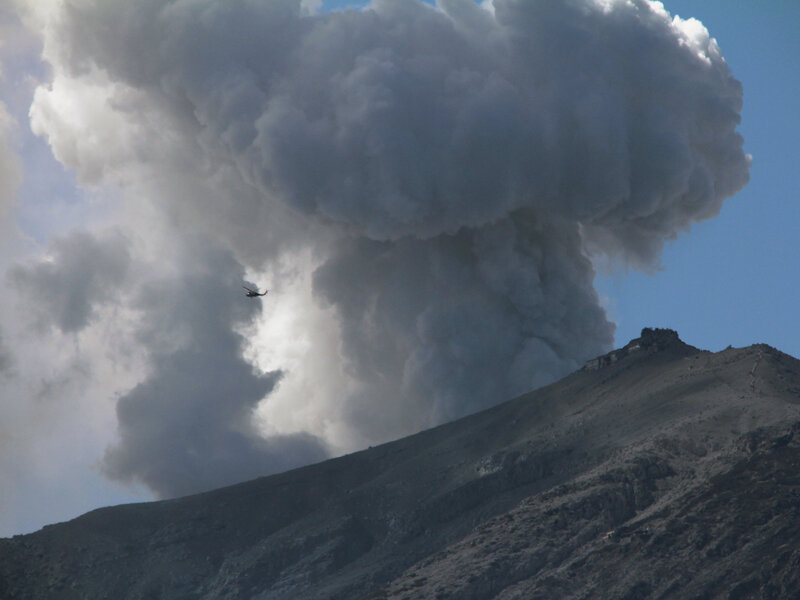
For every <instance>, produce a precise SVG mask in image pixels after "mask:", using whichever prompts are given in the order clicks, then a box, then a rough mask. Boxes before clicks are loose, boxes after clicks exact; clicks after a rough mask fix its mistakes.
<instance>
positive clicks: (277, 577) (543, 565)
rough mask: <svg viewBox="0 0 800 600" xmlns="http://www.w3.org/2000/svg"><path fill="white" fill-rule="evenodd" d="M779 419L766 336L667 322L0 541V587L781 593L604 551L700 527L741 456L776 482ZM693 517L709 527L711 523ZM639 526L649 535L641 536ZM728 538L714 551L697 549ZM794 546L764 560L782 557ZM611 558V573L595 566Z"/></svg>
mask: <svg viewBox="0 0 800 600" xmlns="http://www.w3.org/2000/svg"><path fill="white" fill-rule="evenodd" d="M798 423H800V361H797V360H796V359H794V358H792V357H789V356H788V355H785V354H783V353H781V352H779V351H777V350H775V349H773V348H770V347H769V346H766V345H754V346H749V347H747V348H739V349H735V348H729V349H726V350H724V351H722V352H718V353H711V352H707V351H703V350H698V349H697V348H694V347H692V346H689V345H687V344H685V343H683V342H682V341H681V340H680V338H679V337H678V336H677V334H676V333H675V332H671V331H670V330H660V329H645V330H643V331H642V336H641V337H640V338H637V339H636V340H633V341H632V342H631V343H629V344H627V345H626V346H624V347H623V348H621V349H619V350H615V351H612V352H611V353H609V354H606V355H604V356H603V357H598V358H597V359H593V361H589V362H588V363H587V365H586V366H584V368H583V369H580V370H578V371H576V372H574V373H572V374H571V375H569V376H567V377H566V378H564V379H562V380H561V381H559V382H556V383H554V384H552V385H550V386H546V387H545V388H542V389H540V390H536V391H534V392H531V393H529V394H526V395H524V396H521V397H519V398H516V399H514V400H511V401H509V402H506V403H503V404H500V405H497V406H495V407H493V408H490V409H488V410H486V411H483V412H481V413H477V414H474V415H470V416H468V417H465V418H463V419H460V420H458V421H455V422H452V423H448V424H445V425H442V426H439V427H436V428H434V429H431V430H427V431H423V432H420V433H418V434H415V435H413V436H409V437H407V438H402V439H400V440H396V441H393V442H389V443H387V444H383V445H381V446H376V447H374V448H370V449H367V450H362V451H360V452H356V453H353V454H349V455H346V456H342V457H338V458H335V459H331V460H329V461H325V462H323V463H319V464H317V465H310V466H307V467H303V468H301V469H296V470H293V471H289V472H286V473H281V474H278V475H273V476H269V477H265V478H260V479H257V480H254V481H251V482H245V483H242V484H237V485H234V486H230V487H227V488H222V489H219V490H213V491H210V492H205V493H203V494H198V495H195V496H190V497H186V498H180V499H174V500H165V501H160V502H156V503H143V504H133V505H123V506H120V507H110V508H104V509H98V510H96V511H92V512H90V513H87V514H86V515H83V516H81V517H78V518H77V519H74V520H72V521H69V522H67V523H62V524H58V525H53V526H48V527H46V528H44V529H43V530H41V531H39V532H36V533H34V534H29V535H26V536H16V537H15V538H10V539H3V540H0V596H2V597H4V598H6V597H7V598H67V599H68V598H95V597H97V598H101V597H109V598H151V597H152V598H155V597H158V598H190V597H191V598H198V597H199V598H226V599H233V598H263V599H266V598H270V599H273V598H274V599H282V598H298V597H303V598H374V599H378V598H381V599H384V598H385V599H389V598H408V599H409V600H410V599H413V598H437V597H439V598H464V599H467V598H468V599H479V598H487V599H488V598H498V599H501V598H537V597H541V598H549V597H550V598H551V597H576V598H578V597H586V598H588V597H593V594H598V597H609V598H611V597H626V594H627V595H628V596H627V597H630V598H649V597H653V598H656V597H659V598H661V597H663V598H669V597H674V598H683V597H692V596H688V595H685V594H684V592H685V591H686V590H687V589H693V588H692V587H691V586H692V585H694V586H695V587H697V589H698V590H699V591H698V592H697V594H695V595H696V597H698V598H700V597H708V598H716V597H727V596H723V595H719V594H723V593H725V594H729V593H733V591H732V590H734V589H738V590H739V592H736V593H737V594H740V595H739V596H738V597H741V598H745V597H750V596H748V595H747V594H748V593H750V592H748V590H750V589H751V588H752V589H756V590H758V591H759V593H761V591H763V590H764V589H767V587H765V586H768V585H773V586H778V587H776V589H778V591H779V592H780V593H783V592H785V591H787V590H790V589H791V590H795V591H797V590H800V584H798V583H797V578H793V577H792V576H790V575H788V574H787V573H789V571H788V570H787V571H786V572H785V573H784V572H783V571H781V572H780V573H779V575H780V574H781V573H783V575H785V576H783V575H781V576H782V577H783V579H780V577H778V576H777V575H776V577H773V578H771V579H770V578H769V577H766V576H764V577H762V576H761V575H759V576H758V577H760V579H759V578H756V579H753V577H755V576H751V577H750V579H746V578H745V579H741V578H739V579H736V578H734V579H735V581H734V580H731V586H729V587H728V588H725V589H724V590H723V588H724V587H725V586H724V585H723V584H720V583H714V582H712V581H711V579H713V578H711V579H709V578H708V577H706V578H705V579H704V577H705V576H704V575H703V573H704V571H703V572H701V571H702V569H697V573H696V574H695V576H693V577H689V578H688V579H687V581H685V582H683V583H681V582H680V581H678V580H677V579H676V580H675V581H672V580H670V581H662V580H661V579H658V578H657V577H656V576H655V575H654V574H653V573H650V572H649V571H648V572H647V573H645V572H644V571H643V570H642V569H641V568H639V569H638V570H637V564H638V563H635V561H634V562H633V563H631V565H632V566H630V567H629V568H627V569H626V570H625V572H624V573H623V572H621V571H620V570H619V569H615V568H614V567H613V565H614V562H613V561H617V562H618V563H619V564H627V563H626V561H630V560H631V558H630V556H629V555H628V554H624V553H622V550H621V549H622V548H623V547H626V548H628V549H629V550H631V549H633V548H638V549H640V550H641V552H642V553H645V550H644V549H646V548H649V550H647V552H651V554H652V556H657V551H658V550H659V548H661V549H662V550H663V549H664V548H667V547H669V544H671V543H677V542H676V540H678V541H680V540H682V539H683V538H682V537H681V535H683V534H680V535H679V534H670V535H672V537H671V538H670V537H669V536H667V537H664V536H665V535H666V534H665V532H666V531H667V530H668V529H669V528H672V529H669V530H670V531H672V530H675V531H678V530H679V529H680V527H683V526H684V525H686V523H685V520H686V518H685V517H686V514H690V513H691V514H692V515H693V516H692V519H694V522H695V523H705V521H703V518H704V517H703V515H702V514H700V513H698V512H697V510H695V509H696V508H697V506H700V505H701V504H702V505H703V506H707V505H708V503H712V504H713V501H714V498H715V496H714V494H715V493H717V492H715V491H714V490H716V489H717V488H715V487H714V486H715V485H717V483H715V482H728V483H727V484H726V485H733V484H731V483H730V482H735V481H739V480H740V479H741V478H743V477H744V478H747V477H751V478H752V477H754V476H755V474H754V473H752V468H751V467H752V465H750V466H748V464H750V463H748V462H747V461H751V462H753V461H755V462H753V464H755V463H756V462H758V461H761V462H764V463H769V461H770V458H769V457H773V458H774V460H773V463H774V464H773V463H769V464H772V468H773V470H774V471H775V473H780V477H778V475H776V477H778V479H779V480H785V481H790V480H791V481H793V480H792V478H791V477H790V472H789V471H790V470H789V466H791V465H792V464H794V463H793V462H792V461H794V460H795V453H797V454H798V457H800V452H796V451H797V448H796V445H797V440H798V436H797V435H796V433H797V431H798V430H799V429H800V426H799V425H798ZM781 440H784V441H781ZM781 448H782V450H781ZM781 453H783V454H781ZM787 465H788V466H787ZM737 469H738V470H737ZM761 469H762V471H765V469H764V467H763V466H762V467H761ZM767 471H768V469H767ZM799 471H800V470H799ZM737 473H738V475H737ZM736 477H739V479H736ZM726 478H727V479H726ZM781 478H783V479H781ZM770 481H771V480H770ZM719 485H722V484H719ZM775 485H778V484H775ZM763 486H765V488H766V487H769V486H773V484H772V483H770V482H766V483H763ZM794 486H795V484H794V483H792V484H791V485H789V484H787V485H786V486H784V487H786V489H785V490H784V489H783V488H780V489H778V490H773V492H774V493H773V497H774V498H777V499H781V498H784V496H785V494H783V492H786V493H787V494H789V497H791V494H792V493H794V492H795V491H797V490H800V487H797V488H796V487H794ZM734 487H735V486H734ZM773 487H774V486H773ZM778 487H780V486H778ZM709 490H710V491H709ZM717 491H719V490H717ZM744 491H746V490H743V492H744ZM720 493H721V492H720ZM704 494H705V495H704ZM693 502H694V504H692V503H693ZM742 502H745V501H744V500H742ZM703 503H705V504H703ZM773 504H774V503H773ZM692 506H694V507H695V509H691V508H686V507H692ZM776 506H777V505H776ZM782 506H783V505H780V506H778V507H777V508H775V506H773V507H772V508H771V509H770V510H773V509H774V511H777V512H776V515H775V516H773V517H771V519H772V520H775V519H778V520H780V519H781V518H784V519H790V518H791V516H792V514H791V507H790V506H789V505H788V504H787V506H785V507H783V508H781V507H782ZM680 507H684V508H685V512H686V511H688V512H687V513H686V514H684V513H680V510H681V509H680ZM693 510H694V511H695V512H692V511H693ZM676 511H677V512H676ZM787 511H789V512H788V513H787ZM752 512H753V511H751V513H752ZM756 512H757V511H756ZM695 513H697V514H695ZM681 514H683V515H684V516H683V517H680V515H681ZM659 515H661V516H659ZM675 515H679V516H677V517H676V516H675ZM787 515H788V516H787ZM745 516H747V515H745ZM679 517H680V518H679ZM701 517H702V518H701ZM726 518H727V517H726ZM742 518H744V516H743V517H742ZM681 519H683V521H681ZM723 521H724V522H727V521H725V520H724V519H723ZM770 522H772V521H771V520H768V521H765V523H767V524H769V523H770ZM645 524H646V525H645ZM730 525H731V527H733V525H734V523H731V524H730ZM762 525H763V524H762ZM645 526H646V527H647V528H648V529H647V530H645V529H643V527H645ZM697 527H700V526H699V525H698V526H697ZM704 527H705V529H702V528H700V529H702V530H703V531H705V532H706V533H705V534H703V535H706V536H708V537H711V533H709V532H713V531H714V528H713V527H712V526H711V525H707V526H704ZM662 529H663V531H662ZM684 529H685V532H688V533H686V535H687V536H691V535H696V536H700V537H702V535H701V533H702V532H701V531H700V530H699V529H698V531H694V530H692V528H691V527H688V528H686V527H684ZM778 529H780V527H778ZM681 531H684V530H681ZM759 531H760V530H759ZM648 532H649V533H648ZM784 533H785V535H786V536H788V537H789V538H791V535H789V533H787V532H784ZM659 536H660V537H659ZM723 537H724V536H723ZM654 539H655V540H661V541H660V542H659V544H661V546H658V544H655V543H654V542H652V541H650V542H648V540H654ZM699 539H700V538H697V539H693V541H692V542H691V544H694V545H697V546H700V548H701V550H702V549H703V548H705V547H706V546H707V545H708V544H710V543H712V542H710V541H708V540H706V542H705V544H701V543H700V542H699V541H698V540H699ZM791 539H792V540H793V539H794V538H791ZM664 540H667V541H664ZM670 540H671V541H670ZM751 541H752V540H751ZM787 543H789V542H787ZM648 544H650V546H648ZM691 544H690V546H691V547H692V548H694V546H692V545H691ZM640 547H641V548H640ZM687 552H688V551H687V550H685V549H683V550H681V551H680V552H678V551H676V552H675V556H677V557H684V558H685V556H684V555H686V554H687ZM737 552H738V550H737V548H735V547H732V548H731V549H730V552H728V554H724V553H723V552H722V551H721V550H720V551H719V552H718V554H719V556H718V557H717V558H716V559H715V560H716V562H717V563H719V561H722V560H723V559H726V557H730V556H733V555H736V553H737ZM748 556H749V555H748ZM794 556H796V553H795V554H792V553H791V552H790V555H789V556H788V557H787V558H786V559H785V561H784V562H786V561H788V562H786V564H789V565H791V564H794V563H792V562H791V561H792V560H794V558H793V557H794ZM626 557H627V558H626ZM645 558H646V556H644V554H642V555H641V556H640V557H639V560H640V562H642V564H644V563H645V562H646V561H645ZM712 558H713V557H712ZM601 559H603V560H601ZM612 559H613V561H612ZM665 560H666V559H664V558H663V557H662V561H665ZM681 560H683V558H682V559H681ZM705 560H707V561H711V559H705ZM731 560H733V559H731ZM743 560H744V559H743ZM748 560H750V562H751V563H752V562H754V561H755V560H756V559H755V558H753V557H750V558H749V559H748ZM581 561H582V562H581ZM665 564H666V563H665ZM748 564H749V563H748ZM581 565H583V566H581ZM741 566H742V565H741V564H740V565H739V567H741ZM709 568H710V567H709ZM754 568H755V567H754ZM570 569H571V571H572V572H573V573H572V574H571V575H570V576H569V577H566V576H565V575H564V573H567V572H570ZM787 569H788V567H787ZM740 570H742V569H740ZM615 571H616V572H617V573H618V576H617V578H616V579H614V578H613V577H611V576H610V575H605V576H603V575H602V573H614V572H615ZM650 571H653V569H652V568H650ZM742 571H743V572H745V573H746V574H747V573H749V571H747V569H743V570H742ZM637 573H638V575H637ZM629 574H634V575H636V576H634V575H630V576H629ZM604 577H605V578H604ZM662 579H663V578H662ZM762 579H763V580H764V581H762ZM751 580H752V581H751ZM773 580H775V581H778V583H775V581H773ZM748 581H750V583H748ZM702 582H705V583H704V584H702V585H706V587H705V588H703V587H702V585H701V583H702ZM709 582H710V583H709ZM753 582H755V583H753ZM765 582H766V583H765ZM670 586H672V587H670ZM714 586H717V587H714ZM720 586H721V587H720ZM737 586H740V587H737ZM742 586H743V587H742ZM748 586H749V587H748ZM780 586H783V587H780ZM792 586H796V587H792ZM717 588H719V590H722V591H719V590H717ZM670 589H672V590H673V591H669V590H670ZM703 590H706V591H705V592H704V591H703ZM715 590H716V591H715ZM601 591H602V593H601ZM704 593H707V594H710V595H706V596H703V595H702V594H704ZM537 594H538V595H537ZM603 594H605V595H603ZM631 594H632V595H631ZM741 594H745V595H741ZM776 597H786V596H776Z"/></svg>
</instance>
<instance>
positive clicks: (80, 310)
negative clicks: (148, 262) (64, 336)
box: [9, 231, 131, 333]
mask: <svg viewBox="0 0 800 600" xmlns="http://www.w3.org/2000/svg"><path fill="white" fill-rule="evenodd" d="M130 260H131V258H130V255H129V251H128V246H127V242H126V240H125V238H124V237H123V236H122V235H120V234H119V233H118V232H116V233H110V234H105V235H104V236H102V237H98V236H95V235H93V234H90V233H87V232H84V231H77V232H73V233H70V234H69V235H67V236H65V237H62V238H57V239H55V240H54V241H53V243H52V244H51V246H50V248H49V255H48V256H46V257H45V258H44V259H43V260H37V261H34V262H31V263H28V264H24V265H17V266H15V267H14V268H12V269H10V270H9V277H10V279H11V282H12V283H13V284H14V285H15V286H17V287H18V288H19V289H20V290H21V291H22V292H23V294H24V295H25V296H26V300H27V305H28V306H29V307H32V308H33V309H34V310H35V312H36V313H37V316H38V320H39V322H40V323H41V324H42V325H54V326H56V327H57V328H58V329H60V330H61V331H63V332H64V333H74V332H77V331H80V330H81V329H83V328H84V327H86V326H87V325H89V323H90V322H91V321H92V320H93V318H94V317H95V316H96V308H97V307H98V306H101V305H103V304H106V303H109V302H111V301H114V300H115V299H117V298H118V296H119V295H120V293H121V292H122V291H123V290H122V289H121V286H122V283H123V281H124V280H125V276H126V274H127V271H128V267H129V264H130Z"/></svg>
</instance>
